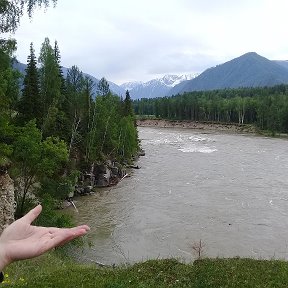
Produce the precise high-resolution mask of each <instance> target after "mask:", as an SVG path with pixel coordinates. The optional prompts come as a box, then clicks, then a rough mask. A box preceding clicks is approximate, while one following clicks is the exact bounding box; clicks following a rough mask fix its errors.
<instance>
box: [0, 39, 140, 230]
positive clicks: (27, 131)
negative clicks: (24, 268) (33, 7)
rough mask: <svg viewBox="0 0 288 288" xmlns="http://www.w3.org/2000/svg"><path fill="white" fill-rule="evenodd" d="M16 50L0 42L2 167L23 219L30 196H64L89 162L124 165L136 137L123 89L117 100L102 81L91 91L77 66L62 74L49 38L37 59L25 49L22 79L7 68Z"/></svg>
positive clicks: (12, 44)
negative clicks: (13, 186) (12, 186)
mask: <svg viewBox="0 0 288 288" xmlns="http://www.w3.org/2000/svg"><path fill="white" fill-rule="evenodd" d="M0 44H1V43H0ZM15 47H16V46H15V41H13V40H11V41H7V40H6V41H5V42H3V43H2V45H0V167H1V170H3V171H5V170H7V169H8V168H9V167H10V170H9V173H10V175H11V176H12V177H13V179H14V181H15V188H16V189H15V192H16V193H15V197H16V201H17V216H21V215H22V214H23V213H24V212H25V211H26V210H27V209H28V208H29V203H30V202H31V201H32V200H33V197H30V196H31V193H32V194H33V193H34V191H36V190H37V193H38V194H37V197H41V195H42V196H43V197H44V198H45V197H46V198H45V199H48V200H47V201H51V198H52V199H55V198H61V197H65V196H67V194H68V193H69V192H70V191H71V189H73V187H74V186H75V184H76V182H77V175H79V172H81V171H83V170H86V171H89V167H90V166H91V165H93V163H103V162H104V161H106V160H115V161H118V162H120V163H121V162H122V163H123V162H129V161H130V160H131V159H132V157H133V155H135V154H136V152H137V150H138V137H137V129H136V125H135V116H134V112H133V108H132V102H131V99H130V95H129V92H128V91H127V92H126V96H125V99H121V98H120V97H119V96H117V95H114V94H113V93H112V92H111V91H110V89H109V84H108V82H107V81H106V80H105V78H102V79H101V80H100V82H99V83H98V85H97V87H94V85H95V84H94V82H93V81H92V80H91V79H90V78H89V77H87V76H84V75H83V73H82V72H81V71H80V70H79V68H78V67H76V66H73V67H72V68H71V69H69V70H68V73H67V76H66V77H64V75H63V72H62V69H61V63H60V62H61V61H60V58H61V57H60V51H59V47H58V44H57V42H55V43H54V45H53V46H52V45H51V43H50V41H49V39H48V38H46V39H45V41H44V43H43V44H42V47H41V50H40V53H39V57H36V55H35V51H34V48H33V44H31V45H30V54H29V56H28V60H27V68H26V71H25V76H24V77H23V75H21V74H20V73H19V72H17V71H15V70H14V69H13V68H12V63H13V61H14V60H13V53H14V51H15ZM27 48H28V47H27ZM27 50H28V49H27ZM20 87H21V88H20ZM20 89H21V90H20ZM93 91H97V92H96V93H95V94H96V95H94V93H93ZM35 193H36V192H35ZM29 195H30V196H29ZM28 196H29V197H28ZM44 198H43V199H44ZM31 199H32V200H31ZM42 214H43V213H42ZM54 225H57V223H56V224H55V223H54Z"/></svg>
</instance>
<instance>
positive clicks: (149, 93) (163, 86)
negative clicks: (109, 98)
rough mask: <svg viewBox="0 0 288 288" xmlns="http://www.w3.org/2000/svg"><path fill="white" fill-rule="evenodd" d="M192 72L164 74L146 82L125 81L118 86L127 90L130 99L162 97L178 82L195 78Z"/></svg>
mask: <svg viewBox="0 0 288 288" xmlns="http://www.w3.org/2000/svg"><path fill="white" fill-rule="evenodd" d="M195 76H196V75H193V74H183V75H175V74H166V75H165V76H163V77H162V78H156V79H152V80H150V81H147V82H142V81H135V82H127V83H123V84H121V85H120V87H122V88H124V89H125V90H128V91H129V92H130V96H131V98H132V99H140V98H155V97H163V96H166V94H167V93H169V91H170V89H171V88H173V87H174V86H176V85H178V84H179V83H181V82H183V81H186V80H190V79H193V78H195Z"/></svg>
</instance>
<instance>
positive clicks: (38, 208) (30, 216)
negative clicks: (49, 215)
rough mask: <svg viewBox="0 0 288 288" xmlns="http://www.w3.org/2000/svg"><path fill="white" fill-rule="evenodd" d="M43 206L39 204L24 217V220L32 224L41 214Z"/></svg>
mask: <svg viewBox="0 0 288 288" xmlns="http://www.w3.org/2000/svg"><path fill="white" fill-rule="evenodd" d="M41 211H42V206H41V205H40V204H39V205H37V206H36V207H35V208H34V209H32V210H30V211H29V212H28V213H27V214H26V215H25V216H23V217H22V220H25V221H27V222H28V223H29V224H31V223H32V222H33V221H34V220H35V219H36V218H37V217H38V216H39V214H40V213H41Z"/></svg>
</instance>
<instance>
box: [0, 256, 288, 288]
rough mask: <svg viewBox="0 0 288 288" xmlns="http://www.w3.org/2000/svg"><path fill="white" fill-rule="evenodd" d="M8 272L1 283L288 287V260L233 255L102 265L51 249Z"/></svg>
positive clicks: (31, 285)
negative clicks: (72, 258) (82, 262)
mask: <svg viewBox="0 0 288 288" xmlns="http://www.w3.org/2000/svg"><path fill="white" fill-rule="evenodd" d="M5 275H6V277H5V283H3V284H2V286H3V287H29V288H34V287H35V288H36V287H37V288H49V287H85V288H89V287H91V288H92V287H103V288H104V287H105V288H108V287H109V288H112V287H114V288H124V287H125V288H126V287H141V288H146V287H147V288H148V287H149V288H153V287H155V288H156V287H157V288H161V287H163V288H164V287H165V288H166V287H181V288H183V287H214V288H215V287H287V283H288V263H287V262H285V261H279V260H270V261H267V260H253V259H240V258H232V259H203V260H198V261H195V262H194V263H191V264H183V263H180V262H178V261H177V260H174V259H166V260H149V261H146V262H143V263H137V264H134V265H131V266H127V267H124V266H122V267H115V268H112V267H111V268H99V267H97V266H95V265H80V264H76V263H73V262H71V261H68V260H63V259H60V258H58V257H57V256H56V255H55V253H50V254H46V255H44V256H42V257H40V258H37V259H33V260H28V261H24V262H18V263H14V264H12V265H11V266H10V267H9V268H8V269H7V270H6V271H5Z"/></svg>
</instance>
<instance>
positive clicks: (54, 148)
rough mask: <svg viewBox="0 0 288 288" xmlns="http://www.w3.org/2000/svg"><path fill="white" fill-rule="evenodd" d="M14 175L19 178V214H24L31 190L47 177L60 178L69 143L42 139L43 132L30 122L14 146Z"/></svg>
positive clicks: (22, 129)
mask: <svg viewBox="0 0 288 288" xmlns="http://www.w3.org/2000/svg"><path fill="white" fill-rule="evenodd" d="M13 146H14V151H13V163H14V165H13V167H14V173H13V176H14V177H16V179H18V181H16V183H18V189H17V190H18V193H17V195H15V196H16V200H17V202H18V213H19V215H18V216H20V215H22V214H23V212H24V204H25V200H26V197H27V194H28V192H29V191H30V192H31V193H32V191H31V187H32V186H33V185H34V184H35V183H36V182H39V181H41V179H42V178H44V177H53V176H55V175H57V174H58V173H59V172H60V170H61V168H62V167H63V165H64V164H65V163H66V161H67V159H68V153H67V147H66V144H65V143H64V142H63V141H61V140H59V139H57V138H52V137H48V138H47V139H46V140H42V133H41V132H40V130H39V129H38V128H37V127H36V124H35V121H30V122H28V123H27V124H26V125H25V126H24V127H23V128H21V129H20V131H19V135H18V136H17V137H16V141H15V142H14V143H13Z"/></svg>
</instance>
